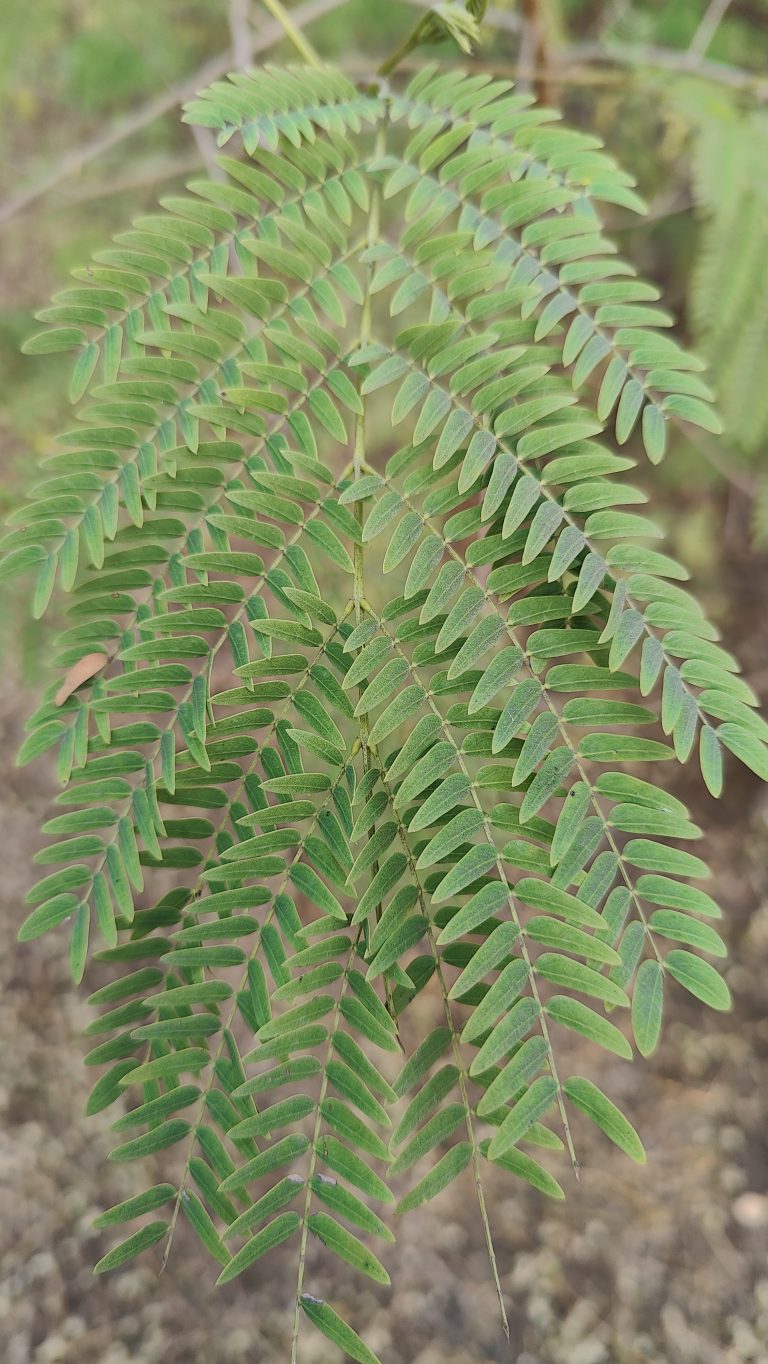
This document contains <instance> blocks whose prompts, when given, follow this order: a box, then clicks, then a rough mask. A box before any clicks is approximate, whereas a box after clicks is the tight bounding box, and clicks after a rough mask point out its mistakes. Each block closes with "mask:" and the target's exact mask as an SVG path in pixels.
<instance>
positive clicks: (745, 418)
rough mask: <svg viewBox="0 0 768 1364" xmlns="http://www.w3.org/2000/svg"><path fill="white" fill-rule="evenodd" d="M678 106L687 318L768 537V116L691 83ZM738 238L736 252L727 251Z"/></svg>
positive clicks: (760, 530)
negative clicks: (687, 198)
mask: <svg viewBox="0 0 768 1364" xmlns="http://www.w3.org/2000/svg"><path fill="white" fill-rule="evenodd" d="M677 103H678V106H679V109H680V111H681V113H682V114H683V116H684V117H685V119H686V121H687V122H688V124H689V125H690V126H691V127H692V128H693V193H694V199H695V202H696V205H697V208H698V211H699V214H700V217H701V220H702V227H701V236H700V241H699V249H698V252H697V256H696V260H695V264H694V268H693V272H692V276H691V283H690V312H691V322H692V325H693V329H694V332H695V335H696V337H697V341H698V344H699V346H700V347H701V350H702V352H703V354H704V355H705V356H706V358H707V360H708V361H709V364H710V366H711V369H712V372H713V377H714V383H715V387H716V389H717V392H718V396H719V401H720V406H721V409H722V412H723V417H724V420H725V423H726V427H727V430H728V433H729V436H730V438H731V440H732V441H733V442H734V444H735V445H736V446H737V447H738V449H739V450H740V452H741V455H742V458H743V459H746V460H747V461H748V462H749V463H750V464H751V465H752V467H753V468H756V470H757V473H758V476H759V485H758V486H759V488H760V487H762V489H763V491H762V493H761V495H760V496H759V497H758V501H757V504H756V507H755V523H754V528H755V533H756V538H757V539H758V541H759V542H762V543H764V542H765V541H766V539H768V515H766V512H768V495H767V494H766V492H765V489H766V488H768V480H767V479H766V476H765V473H764V471H762V470H761V458H760V457H761V456H762V455H763V453H764V451H765V447H766V443H767V442H768V393H767V392H766V386H765V383H764V379H763V367H764V365H765V355H766V347H768V186H767V185H766V178H765V173H764V167H765V165H766V164H767V163H768V115H767V114H766V112H765V110H764V109H760V108H758V109H753V110H749V111H747V110H744V109H743V108H739V106H738V105H737V104H736V103H735V102H734V101H733V100H732V99H729V98H728V97H727V96H726V95H724V94H722V93H718V92H713V91H712V90H711V89H708V88H707V87H706V86H702V85H700V84H694V83H690V84H689V85H687V86H686V85H683V86H682V87H681V89H680V92H679V95H678V100H677ZM734 246H736V250H734Z"/></svg>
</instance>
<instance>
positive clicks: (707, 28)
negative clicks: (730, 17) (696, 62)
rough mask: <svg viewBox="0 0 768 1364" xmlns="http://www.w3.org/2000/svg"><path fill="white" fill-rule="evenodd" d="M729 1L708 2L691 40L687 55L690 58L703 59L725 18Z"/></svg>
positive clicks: (715, 0) (712, 0)
mask: <svg viewBox="0 0 768 1364" xmlns="http://www.w3.org/2000/svg"><path fill="white" fill-rule="evenodd" d="M730 3H731V0H710V3H709V6H708V8H707V11H706V13H705V15H704V18H703V19H702V21H701V23H700V24H699V27H698V28H697V29H696V32H695V33H694V35H693V38H692V39H691V45H690V47H689V48H688V55H689V57H692V58H697V57H704V56H706V54H707V52H708V51H709V49H710V47H711V45H712V40H713V38H714V36H715V34H716V33H717V30H718V28H719V27H720V24H721V23H722V21H723V19H724V18H725V16H726V14H727V12H728V9H729V6H730Z"/></svg>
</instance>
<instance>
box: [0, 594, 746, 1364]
mask: <svg viewBox="0 0 768 1364" xmlns="http://www.w3.org/2000/svg"><path fill="white" fill-rule="evenodd" d="M753 619H754V616H753ZM734 633H740V632H734ZM728 643H729V644H734V645H736V646H737V647H738V643H739V641H738V639H729V640H728ZM750 644H751V645H752V649H749V650H748V652H752V650H754V648H755V641H754V637H753V638H752V639H751V640H750ZM760 654H762V657H763V658H764V657H765V651H764V649H763V648H762V647H761V649H760ZM760 654H758V658H759V657H760ZM753 656H754V655H753ZM746 661H747V664H749V659H747V660H746ZM749 671H750V670H749V667H747V672H748V674H749ZM757 672H758V668H757V667H756V668H755V669H754V670H753V672H752V674H751V675H752V677H753V679H755V678H756V674H757ZM5 693H6V694H5V697H4V698H3V700H4V705H3V708H2V709H3V715H4V720H3V721H2V722H1V725H0V744H1V745H2V748H1V751H2V752H3V753H5V754H10V753H11V752H13V751H14V750H15V748H16V746H17V742H18V735H19V732H20V731H19V716H20V714H21V709H22V705H23V701H22V700H20V698H19V696H18V693H17V692H14V691H13V690H12V689H11V687H10V686H9V685H7V686H6V688H5ZM730 775H731V784H730V798H729V799H728V800H727V801H726V802H722V803H721V804H719V805H716V804H715V803H714V802H712V801H709V800H708V799H702V798H701V797H697V799H696V801H695V802H694V814H695V817H697V818H698V820H699V822H700V823H702V824H703V825H704V826H705V827H706V829H707V830H708V832H709V842H708V848H707V852H708V855H709V857H710V860H711V862H712V863H713V865H714V867H715V871H716V878H717V879H716V883H715V887H714V893H715V894H717V895H718V896H719V899H720V901H721V903H722V904H723V905H724V906H725V908H726V912H727V927H726V933H727V937H728V940H729V944H730V948H731V953H732V957H731V962H730V965H729V967H728V978H729V981H730V983H731V986H732V988H733V990H734V993H735V997H736V1007H735V1010H734V1012H733V1013H732V1014H730V1015H728V1016H725V1017H723V1016H720V1015H713V1014H711V1013H709V1012H707V1011H705V1010H704V1009H703V1007H701V1008H700V1007H698V1006H697V1005H696V1003H695V1001H693V1000H686V999H683V998H681V993H682V992H678V993H677V994H676V996H675V997H674V1000H673V1003H672V1006H671V1008H670V1010H669V1016H668V1022H667V1027H666V1035H665V1040H664V1043H663V1045H662V1047H661V1049H660V1051H659V1052H658V1053H657V1055H656V1056H655V1057H654V1058H653V1059H652V1061H650V1062H648V1063H639V1064H637V1065H636V1066H634V1067H628V1066H626V1064H623V1063H621V1062H620V1061H615V1062H614V1061H612V1060H611V1059H610V1058H608V1059H606V1060H604V1061H603V1062H602V1067H603V1068H602V1074H595V1056H594V1051H592V1054H591V1059H590V1061H589V1063H588V1064H589V1065H590V1066H591V1067H592V1069H591V1070H590V1071H589V1072H588V1073H590V1074H595V1078H596V1079H597V1081H598V1082H599V1083H601V1084H602V1085H603V1087H605V1088H606V1089H607V1090H608V1092H609V1093H611V1094H613V1095H614V1096H615V1097H616V1098H617V1101H618V1102H619V1103H621V1104H622V1106H623V1107H624V1108H625V1111H627V1113H628V1114H629V1116H630V1117H631V1118H632V1119H633V1121H634V1122H635V1123H636V1125H637V1126H638V1127H639V1128H640V1130H641V1133H642V1135H643V1137H644V1140H645V1142H646V1146H647V1149H648V1164H647V1166H646V1167H645V1168H644V1169H638V1168H637V1167H635V1166H633V1165H631V1163H630V1162H628V1161H627V1160H626V1159H625V1158H623V1157H622V1156H620V1155H619V1153H618V1152H615V1153H614V1150H613V1148H609V1146H608V1143H607V1142H605V1141H604V1140H603V1139H602V1138H601V1137H600V1135H599V1134H597V1133H596V1132H595V1131H594V1130H593V1131H589V1130H587V1127H586V1126H579V1127H578V1128H577V1139H578V1147H579V1154H580V1157H581V1160H582V1162H583V1167H584V1169H583V1176H582V1181H581V1183H580V1184H578V1185H576V1184H575V1183H573V1181H570V1182H569V1183H568V1187H567V1191H568V1199H567V1201H566V1202H565V1203H564V1204H563V1203H553V1202H551V1201H549V1200H547V1199H545V1198H543V1197H541V1196H540V1195H538V1194H537V1193H535V1192H534V1191H533V1190H530V1189H528V1188H527V1186H524V1185H521V1184H520V1183H518V1182H514V1181H513V1180H512V1179H511V1177H509V1176H505V1175H503V1173H501V1172H498V1171H497V1172H494V1171H489V1174H488V1180H487V1195H488V1201H489V1204H490V1208H491V1216H492V1224H493V1231H494V1237H495V1242H496V1250H497V1255H498V1259H499V1264H500V1268H501V1275H502V1282H503V1286H504V1292H505V1296H506V1301H507V1307H508V1312H509V1318H510V1325H511V1331H512V1339H511V1342H510V1344H507V1343H506V1342H505V1340H504V1338H503V1336H502V1334H501V1331H500V1329H499V1325H498V1313H497V1309H496V1305H495V1299H494V1293H493V1290H492V1287H491V1284H490V1282H489V1275H488V1270H487V1263H486V1260H485V1254H484V1249H483V1244H482V1237H481V1233H480V1228H479V1224H478V1218H477V1208H476V1203H475V1201H474V1198H473V1194H472V1189H471V1185H470V1182H469V1179H468V1178H467V1179H465V1180H460V1181H459V1182H458V1183H457V1184H455V1185H453V1186H452V1187H451V1189H450V1190H449V1191H448V1192H446V1193H445V1194H444V1195H443V1196H442V1198H441V1200H439V1201H438V1202H437V1203H436V1204H433V1205H432V1206H431V1207H429V1208H427V1209H426V1210H423V1211H422V1212H421V1213H420V1214H416V1215H412V1216H411V1217H410V1218H408V1219H407V1220H406V1223H405V1225H404V1226H403V1228H402V1233H401V1237H400V1240H399V1242H398V1247H397V1251H396V1254H395V1255H393V1256H392V1257H391V1258H392V1261H393V1263H391V1264H390V1266H389V1267H390V1269H391V1271H392V1276H393V1281H394V1285H395V1287H394V1291H393V1294H392V1295H391V1296H390V1295H389V1294H388V1293H386V1292H383V1291H382V1292H381V1293H379V1292H378V1291H377V1290H376V1289H375V1288H373V1287H371V1288H370V1289H368V1288H365V1287H364V1288H363V1289H362V1290H359V1291H358V1292H357V1296H356V1297H355V1298H354V1299H352V1300H351V1301H345V1294H347V1293H349V1292H350V1291H351V1290H350V1287H349V1286H350V1282H351V1276H350V1277H347V1276H346V1275H342V1274H341V1273H340V1274H339V1275H338V1277H337V1280H336V1282H333V1281H332V1280H331V1279H330V1278H328V1277H324V1276H323V1274H324V1271H323V1267H322V1266H321V1265H320V1264H319V1263H318V1265H317V1268H316V1269H314V1267H313V1272H312V1274H311V1276H310V1277H311V1284H312V1287H313V1291H316V1292H320V1293H323V1292H325V1293H327V1295H328V1296H329V1297H331V1298H332V1299H333V1300H335V1301H336V1302H337V1304H338V1305H339V1306H340V1308H341V1310H342V1311H344V1312H345V1314H347V1315H348V1317H349V1319H350V1320H351V1321H352V1322H353V1324H354V1325H356V1326H357V1327H358V1328H359V1329H360V1330H362V1331H363V1332H364V1334H365V1336H366V1338H367V1339H368V1341H369V1342H370V1344H371V1346H372V1347H373V1348H374V1349H375V1350H376V1351H377V1352H378V1353H379V1354H380V1355H381V1358H382V1360H383V1361H384V1364H479V1361H486V1360H487V1361H496V1360H513V1361H516V1364H645V1362H646V1361H653V1362H654V1364H657V1362H660V1361H669V1364H736V1362H737V1361H747V1360H748V1361H760V1362H761V1364H766V1361H768V1260H767V1259H766V1252H767V1251H768V1186H767V1184H766V1169H767V1168H768V1165H767V1162H766V1153H767V1150H768V1123H767V1122H766V1118H767V1116H768V1115H767V1113H766V1102H765V1094H766V1089H767V1088H768V1064H767V1061H766V1058H767V1056H768V1020H767V1019H766V1012H765V984H764V982H765V979H766V974H767V973H768V870H767V869H766V849H767V848H768V802H766V797H765V794H764V793H761V792H760V790H759V787H758V785H757V783H756V782H754V781H752V780H751V779H750V778H749V776H748V775H745V774H742V773H739V772H737V771H734V772H732V773H731V774H730ZM681 779H682V778H681ZM51 790H52V786H51V785H50V784H49V783H48V777H47V773H46V772H45V770H44V769H43V768H42V767H37V768H33V769H31V770H30V769H26V770H24V771H23V772H15V771H11V772H9V774H8V775H7V777H6V780H5V783H4V794H3V797H2V816H3V869H2V877H1V878H0V894H2V896H3V898H4V900H5V904H4V906H3V912H2V914H1V915H0V933H2V941H1V942H0V971H2V976H3V982H2V987H3V988H2V1003H1V1004H0V1035H1V1036H2V1042H3V1045H2V1051H1V1052H0V1107H1V1108H2V1111H3V1112H2V1118H3V1123H2V1125H3V1132H2V1135H1V1136H0V1256H1V1259H0V1358H2V1360H3V1361H5V1364H58V1362H62V1364H64V1362H66V1364H128V1362H129V1361H131V1364H155V1361H157V1364H160V1361H162V1364H245V1361H246V1360H247V1361H248V1364H282V1361H283V1360H285V1358H286V1330H285V1325H286V1321H287V1313H288V1310H289V1302H290V1299H291V1294H292V1291H293V1283H294V1277H293V1271H292V1269H291V1262H290V1260H289V1257H288V1254H286V1256H285V1257H284V1258H281V1256H280V1253H279V1252H278V1253H277V1254H276V1255H275V1256H274V1258H272V1259H270V1260H269V1261H265V1262H263V1264H264V1267H262V1266H261V1265H257V1266H254V1268H253V1269H252V1270H251V1271H249V1272H248V1273H246V1274H244V1275H243V1276H242V1277H241V1278H239V1279H238V1280H236V1281H235V1282H233V1283H231V1284H229V1285H228V1286H227V1287H226V1288H223V1289H219V1290H216V1291H214V1289H213V1286H212V1285H213V1279H214V1277H215V1275H214V1274H213V1272H212V1266H211V1264H210V1263H209V1262H208V1261H207V1260H206V1259H205V1257H204V1256H203V1254H202V1252H201V1251H200V1250H199V1248H198V1246H197V1244H196V1243H195V1242H194V1241H193V1238H192V1234H191V1232H189V1230H188V1228H186V1227H181V1228H180V1232H179V1236H178V1238H177V1240H176V1243H175V1247H174V1257H173V1259H172V1261H171V1264H170V1266H169V1268H168V1270H167V1271H166V1273H165V1275H164V1276H163V1277H162V1278H161V1279H158V1275H157V1267H158V1262H157V1258H153V1255H154V1252H150V1253H149V1255H146V1256H145V1257H144V1258H143V1259H142V1260H141V1261H139V1262H138V1263H134V1264H133V1265H131V1266H129V1267H128V1268H127V1269H126V1270H124V1271H122V1272H120V1273H118V1274H115V1275H112V1276H106V1277H105V1278H103V1279H97V1278H94V1277H93V1275H92V1272H91V1266H92V1264H93V1262H94V1261H95V1259H96V1258H98V1255H100V1254H102V1253H103V1251H104V1248H105V1243H104V1241H103V1238H102V1237H100V1235H99V1234H98V1233H97V1232H95V1231H94V1230H93V1229H92V1227H91V1221H92V1218H93V1217H94V1216H95V1214H96V1213H97V1212H98V1211H99V1210H100V1209H101V1208H103V1207H105V1206H109V1205H110V1204H112V1203H114V1202H116V1201H117V1200H118V1199H119V1198H120V1197H125V1196H128V1195H129V1194H130V1193H132V1192H136V1191H138V1189H139V1188H140V1187H143V1186H142V1184H141V1179H142V1174H141V1172H140V1171H138V1170H137V1171H135V1172H134V1171H133V1170H132V1169H125V1168H122V1167H121V1168H120V1169H117V1168H116V1167H114V1166H113V1167H111V1168H110V1167H108V1166H107V1165H106V1162H105V1157H106V1154H107V1152H108V1150H109V1149H110V1147H111V1145H112V1144H113V1143H112V1141H111V1139H110V1132H109V1126H108V1124H109V1117H108V1115H106V1114H105V1115H102V1117H101V1119H99V1118H95V1119H92V1118H89V1119H86V1118H85V1117H84V1114H83V1109H84V1103H85V1097H86V1093H87V1089H88V1079H89V1077H88V1075H87V1072H86V1071H85V1069H84V1067H83V1066H82V1064H81V1059H80V1058H81V1055H82V1053H83V1051H84V1050H85V1044H84V1043H83V1041H82V1040H81V1037H80V1034H81V1031H82V1028H83V1027H84V1025H85V1023H86V1022H87V1021H88V1017H89V1013H88V1010H87V1009H86V1007H85V1004H84V1002H83V1000H84V996H85V993H86V991H85V989H84V990H83V991H82V992H81V994H80V995H78V994H77V992H76V991H74V990H73V988H72V987H71V984H70V982H69V980H68V973H67V964H66V960H65V955H64V952H63V950H62V944H61V942H60V941H59V940H57V939H56V938H55V937H53V938H50V939H47V938H46V939H42V940H39V941H38V942H35V943H32V944H27V945H26V946H24V947H23V948H22V947H19V946H17V945H16V943H15V932H16V929H17V926H18V924H19V922H20V920H21V918H22V916H23V910H22V907H21V901H22V896H23V893H24V891H25V889H26V887H27V885H28V884H29V858H30V856H31V853H32V851H33V850H34V848H35V847H36V846H37V833H36V830H37V829H38V828H39V824H40V820H41V819H42V818H43V817H44V815H45V811H46V809H47V799H48V795H49V793H50V791H51ZM96 979H97V977H96V976H92V977H90V978H89V979H88V980H87V981H86V984H88V983H89V982H90V984H91V988H94V982H95V981H96ZM579 1059H580V1058H579V1046H578V1043H575V1044H574V1046H573V1052H572V1055H571V1057H570V1058H569V1060H570V1061H571V1062H572V1063H573V1067H574V1068H578V1065H579ZM598 1064H599V1062H598ZM467 1175H468V1172H467ZM358 1282H359V1281H358ZM355 1288H356V1289H357V1284H356V1285H355ZM301 1359H302V1361H303V1364H336V1361H337V1360H338V1359H339V1356H338V1355H337V1353H336V1352H334V1350H333V1349H332V1348H331V1347H330V1346H329V1345H328V1343H327V1342H325V1341H324V1340H323V1339H322V1337H318V1336H317V1335H315V1334H314V1333H313V1332H312V1330H311V1329H306V1331H305V1334H304V1337H303V1343H302V1352H301Z"/></svg>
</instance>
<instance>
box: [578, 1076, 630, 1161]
mask: <svg viewBox="0 0 768 1364" xmlns="http://www.w3.org/2000/svg"><path fill="white" fill-rule="evenodd" d="M563 1091H564V1093H565V1094H566V1096H567V1097H568V1098H569V1099H570V1101H571V1103H572V1104H575V1106H576V1107H577V1108H579V1109H581V1112H582V1113H586V1115H587V1117H588V1118H591V1119H592V1121H593V1122H594V1123H596V1124H597V1126H598V1127H599V1128H601V1130H602V1131H603V1132H604V1133H605V1135H606V1136H607V1137H610V1139H611V1141H612V1142H614V1143H615V1145H616V1146H618V1147H619V1148H620V1149H621V1150H622V1151H624V1153H625V1154H626V1155H628V1156H630V1158H631V1159H632V1160H634V1161H636V1162H637V1163H638V1165H643V1164H645V1151H644V1150H643V1145H642V1142H641V1141H640V1138H639V1137H638V1135H637V1133H636V1131H635V1129H634V1127H633V1126H632V1124H631V1123H630V1122H628V1121H627V1119H626V1118H625V1117H624V1114H623V1113H620V1112H619V1110H618V1108H617V1107H616V1105H615V1104H614V1103H612V1102H611V1100H610V1099H608V1098H606V1096H605V1094H603V1093H601V1091H600V1090H599V1089H598V1088H597V1085H593V1084H592V1082H591V1080H584V1079H581V1078H579V1077H578V1076H573V1077H572V1078H571V1079H570V1080H566V1081H565V1084H564V1085H563Z"/></svg>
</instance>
